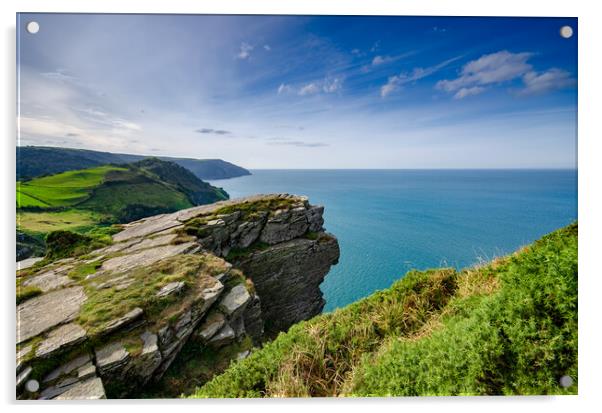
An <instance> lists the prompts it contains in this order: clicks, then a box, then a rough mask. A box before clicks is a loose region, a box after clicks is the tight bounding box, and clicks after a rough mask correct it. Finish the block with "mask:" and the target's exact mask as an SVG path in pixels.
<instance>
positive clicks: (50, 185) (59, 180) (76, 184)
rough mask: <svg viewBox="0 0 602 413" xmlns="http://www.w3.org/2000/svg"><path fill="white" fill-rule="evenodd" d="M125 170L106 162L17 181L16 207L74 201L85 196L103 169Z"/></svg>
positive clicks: (95, 184) (106, 170)
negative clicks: (101, 164) (95, 165)
mask: <svg viewBox="0 0 602 413" xmlns="http://www.w3.org/2000/svg"><path fill="white" fill-rule="evenodd" d="M125 170H126V169H125V168H120V167H116V166H111V165H106V166H100V167H96V168H90V169H82V170H79V171H69V172H63V173H60V174H56V175H51V176H46V177H43V178H36V179H32V180H31V181H27V182H17V208H23V207H32V206H33V207H64V206H72V205H75V204H77V203H78V202H80V201H83V200H85V199H86V198H88V197H89V196H90V194H91V192H92V190H93V189H94V188H95V187H97V186H98V185H100V184H101V183H102V182H103V180H104V177H105V175H106V174H107V173H109V172H111V171H125Z"/></svg>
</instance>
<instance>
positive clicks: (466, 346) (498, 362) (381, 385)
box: [193, 223, 578, 397]
mask: <svg viewBox="0 0 602 413" xmlns="http://www.w3.org/2000/svg"><path fill="white" fill-rule="evenodd" d="M577 233H578V227H577V223H574V224H572V225H569V226H568V227H566V228H563V229H561V230H558V231H556V232H554V233H551V234H549V235H547V236H545V237H543V238H542V239H540V240H538V241H536V242H535V243H533V244H531V245H530V246H527V247H525V248H523V249H521V250H519V251H518V252H516V253H515V254H513V255H510V256H507V257H503V258H498V259H496V260H494V261H492V262H491V263H489V264H487V265H484V266H479V267H474V268H470V269H466V270H463V271H460V272H457V271H455V270H453V269H438V270H429V271H423V272H417V271H412V272H410V273H408V274H407V275H406V276H405V277H404V278H403V279H401V280H400V281H398V282H396V283H395V284H394V285H393V286H391V287H390V288H389V289H386V290H383V291H379V292H377V293H374V294H372V295H371V296H369V297H367V298H365V299H363V300H361V301H358V302H356V303H353V304H351V305H349V306H347V307H345V308H342V309H338V310H336V311H334V312H333V313H329V314H324V315H320V316H318V317H315V318H313V319H311V320H309V321H306V322H302V323H299V324H297V325H295V326H293V327H292V328H291V329H290V330H289V331H288V332H287V333H282V334H280V335H279V336H278V337H277V338H276V339H275V340H274V341H273V342H271V343H269V344H267V345H266V346H265V347H264V348H263V349H261V350H257V351H255V352H254V353H252V355H251V356H250V357H249V358H247V359H245V360H243V361H241V362H237V363H234V364H232V365H231V366H230V368H229V369H228V370H226V372H225V373H224V374H222V375H220V376H217V377H215V378H214V379H213V380H211V381H210V382H208V383H206V384H205V385H204V386H203V387H201V388H199V389H197V390H196V392H195V393H194V394H193V397H278V396H282V397H305V396H418V395H485V394H487V395H494V394H500V395H501V394H506V395H508V394H576V393H577ZM564 375H569V376H571V377H572V378H573V380H574V381H575V383H574V384H573V385H572V386H571V387H569V388H563V387H561V386H560V384H559V379H560V378H561V377H562V376H564Z"/></svg>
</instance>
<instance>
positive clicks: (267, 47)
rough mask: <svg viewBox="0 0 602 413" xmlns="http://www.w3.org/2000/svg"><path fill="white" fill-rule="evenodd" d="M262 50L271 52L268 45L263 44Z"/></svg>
mask: <svg viewBox="0 0 602 413" xmlns="http://www.w3.org/2000/svg"><path fill="white" fill-rule="evenodd" d="M263 48H264V49H265V50H267V51H268V52H269V51H270V50H272V48H271V47H270V45H269V44H264V45H263Z"/></svg>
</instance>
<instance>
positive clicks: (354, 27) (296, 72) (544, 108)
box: [17, 14, 577, 168]
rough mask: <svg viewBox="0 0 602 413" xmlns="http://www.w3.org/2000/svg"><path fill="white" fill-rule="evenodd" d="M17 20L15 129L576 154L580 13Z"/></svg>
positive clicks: (280, 157) (265, 163) (301, 160)
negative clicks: (566, 30) (568, 33)
mask: <svg viewBox="0 0 602 413" xmlns="http://www.w3.org/2000/svg"><path fill="white" fill-rule="evenodd" d="M31 20H35V21H37V22H39V24H40V31H39V32H38V33H37V34H35V35H32V34H29V33H27V32H26V31H25V26H26V24H27V23H28V22H29V21H31ZM564 25H570V26H572V28H573V31H574V35H573V37H572V38H570V39H565V38H563V37H561V36H560V34H559V30H560V28H561V27H562V26H564ZM17 26H18V29H17V30H18V43H19V44H18V54H19V56H18V57H19V58H18V69H19V127H20V135H19V144H21V145H46V146H64V147H75V148H86V149H96V150H107V151H112V152H123V153H136V154H145V155H169V156H182V157H196V158H222V159H225V160H228V161H231V162H234V163H237V164H240V165H242V166H245V167H248V168H488V167H491V168H574V167H576V117H577V106H576V99H577V88H576V86H577V21H576V19H572V18H521V19H516V18H455V17H454V18H447V17H359V16H358V17H329V16H194V15H81V14H72V15H65V14H21V15H20V16H18V21H17Z"/></svg>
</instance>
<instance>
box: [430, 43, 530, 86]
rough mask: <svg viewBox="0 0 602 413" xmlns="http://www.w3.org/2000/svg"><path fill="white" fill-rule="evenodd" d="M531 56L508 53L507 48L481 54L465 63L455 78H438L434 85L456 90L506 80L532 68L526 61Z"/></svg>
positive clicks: (528, 54)
mask: <svg viewBox="0 0 602 413" xmlns="http://www.w3.org/2000/svg"><path fill="white" fill-rule="evenodd" d="M531 56H532V54H531V53H510V52H508V51H507V50H503V51H500V52H497V53H491V54H487V55H483V56H481V57H479V58H478V59H476V60H472V61H470V62H468V63H466V64H465V65H464V67H463V68H462V70H461V72H460V76H458V77H457V78H456V79H452V80H440V81H439V82H437V85H436V87H437V88H438V89H441V90H444V91H446V92H456V91H458V90H460V89H462V88H468V87H473V86H484V85H491V84H499V83H503V82H507V81H510V80H513V79H516V78H518V77H520V76H522V75H524V74H525V73H527V72H529V71H530V70H531V69H532V66H531V65H530V64H529V63H527V60H528V59H529V58H530V57H531Z"/></svg>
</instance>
